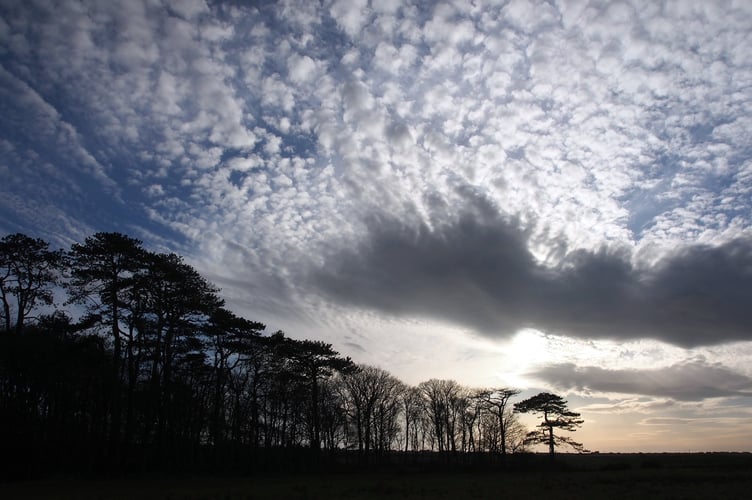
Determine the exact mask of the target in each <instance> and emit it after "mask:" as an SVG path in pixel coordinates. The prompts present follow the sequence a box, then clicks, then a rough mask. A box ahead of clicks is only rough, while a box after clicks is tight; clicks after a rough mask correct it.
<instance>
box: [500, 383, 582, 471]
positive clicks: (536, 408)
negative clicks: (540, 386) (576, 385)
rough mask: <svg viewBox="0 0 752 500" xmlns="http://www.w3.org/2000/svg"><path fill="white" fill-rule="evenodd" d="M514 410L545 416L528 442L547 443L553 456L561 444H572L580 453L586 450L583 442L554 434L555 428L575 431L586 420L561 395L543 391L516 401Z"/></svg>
mask: <svg viewBox="0 0 752 500" xmlns="http://www.w3.org/2000/svg"><path fill="white" fill-rule="evenodd" d="M514 410H515V411H516V412H519V413H537V414H540V415H541V416H542V417H543V420H542V421H541V423H540V424H539V425H538V427H539V429H538V430H535V431H531V432H529V433H528V435H527V438H526V442H527V443H529V444H547V445H548V453H549V455H551V457H553V456H554V452H555V448H556V446H559V445H567V446H570V447H572V448H573V449H575V450H576V451H578V452H580V453H582V452H584V451H585V450H584V448H583V447H582V443H578V442H576V441H574V440H572V439H570V438H568V437H565V436H557V435H556V434H554V428H556V429H561V430H564V431H569V432H574V431H576V430H577V428H578V427H580V426H581V425H582V423H583V422H584V420H582V419H581V418H580V414H579V413H575V412H573V411H570V410H569V408H568V407H567V401H566V400H565V399H563V398H562V397H561V396H558V395H556V394H551V393H548V392H541V393H540V394H536V395H535V396H533V397H531V398H528V399H526V400H524V401H521V402H519V403H516V404H515V405H514Z"/></svg>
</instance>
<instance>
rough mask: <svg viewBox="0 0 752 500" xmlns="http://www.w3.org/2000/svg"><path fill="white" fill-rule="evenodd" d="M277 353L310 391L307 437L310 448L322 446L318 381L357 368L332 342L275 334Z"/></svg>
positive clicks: (315, 449) (316, 449)
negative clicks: (276, 336)
mask: <svg viewBox="0 0 752 500" xmlns="http://www.w3.org/2000/svg"><path fill="white" fill-rule="evenodd" d="M277 341H278V342H279V346H278V353H279V354H281V355H282V356H284V357H285V358H287V359H289V360H290V362H291V366H292V368H293V369H294V371H295V372H296V373H297V374H298V375H300V376H302V377H303V379H304V380H305V384H306V386H307V389H308V394H309V397H310V398H309V422H308V424H309V425H308V431H309V432H308V440H309V443H310V446H311V449H312V450H314V451H316V452H317V451H319V450H320V449H321V422H320V417H321V408H320V407H321V400H320V395H319V389H320V381H321V380H324V379H326V378H329V377H331V376H332V375H333V374H334V372H335V371H337V372H340V373H343V374H347V373H351V372H353V371H355V370H357V367H356V366H355V363H353V361H352V359H350V357H349V356H348V357H346V358H343V357H341V356H340V355H339V353H338V352H337V351H335V350H334V349H333V348H332V345H331V344H327V343H326V342H322V341H320V340H315V341H314V340H293V339H290V338H287V337H284V335H281V336H280V337H278V340H277Z"/></svg>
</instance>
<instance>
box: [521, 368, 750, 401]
mask: <svg viewBox="0 0 752 500" xmlns="http://www.w3.org/2000/svg"><path fill="white" fill-rule="evenodd" d="M531 375H532V376H533V377H535V378H537V379H539V380H544V381H546V382H547V383H549V384H551V385H553V386H554V387H557V388H558V389H559V390H565V391H579V392H589V393H593V392H595V393H611V394H640V395H648V396H654V397H658V398H669V399H672V400H676V401H700V400H703V399H709V398H720V397H735V396H744V397H751V396H752V378H749V377H747V376H745V375H741V374H739V373H737V372H734V371H732V370H729V369H728V368H726V367H724V366H722V365H719V364H710V363H707V362H706V361H705V360H702V359H695V360H690V361H685V362H682V363H678V364H674V365H671V366H667V367H664V368H657V369H652V370H651V369H647V370H629V369H622V370H612V369H608V368H601V367H596V366H579V367H578V366H575V365H574V364H571V363H564V364H557V365H551V366H547V367H545V368H542V369H540V370H538V371H536V372H534V373H532V374H531ZM628 406H629V407H630V408H631V409H632V410H634V409H635V408H636V406H635V405H628ZM637 406H638V407H639V405H637ZM654 406H655V404H653V407H654ZM640 408H641V409H642V410H643V411H644V408H645V405H642V406H641V407H640Z"/></svg>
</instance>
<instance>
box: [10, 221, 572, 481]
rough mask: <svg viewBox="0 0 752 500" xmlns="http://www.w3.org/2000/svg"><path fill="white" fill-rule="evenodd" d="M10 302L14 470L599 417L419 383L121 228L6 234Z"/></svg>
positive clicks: (258, 464)
mask: <svg viewBox="0 0 752 500" xmlns="http://www.w3.org/2000/svg"><path fill="white" fill-rule="evenodd" d="M0 299H1V300H2V323H1V324H0V325H1V327H2V330H1V331H0V439H1V440H2V442H3V447H4V450H5V451H4V453H3V461H5V462H6V463H5V464H4V466H3V472H4V474H5V475H8V476H12V477H18V476H25V475H26V476H28V475H34V474H37V473H44V472H75V473H81V472H83V473H92V474H112V475H120V474H123V473H129V472H134V473H140V472H148V471H164V470H168V471H192V470H204V471H207V470H222V471H227V470H236V471H239V472H242V471H248V472H250V471H252V470H255V469H258V468H263V467H268V468H270V467H275V466H276V465H279V464H284V466H285V467H294V466H296V464H297V465H299V466H301V467H302V466H306V465H307V464H310V463H321V462H322V461H327V460H330V461H331V460H333V461H336V460H339V461H343V460H344V461H345V462H347V461H354V463H358V464H372V463H378V462H383V461H385V460H387V458H388V457H393V456H394V455H395V453H398V452H400V453H402V454H403V455H405V456H408V455H410V456H413V457H415V456H417V455H416V454H419V453H421V452H430V451H433V452H437V453H435V454H432V455H431V456H438V457H445V458H447V459H448V458H449V457H457V456H460V455H472V456H476V457H486V458H495V459H497V460H498V459H500V458H501V459H503V458H504V457H506V456H507V455H509V454H514V453H518V452H521V451H525V450H526V449H527V448H528V447H529V446H530V445H531V444H534V443H543V444H546V445H547V446H549V451H550V453H551V454H552V455H553V453H554V449H555V447H556V446H558V445H561V444H566V445H570V446H573V447H574V448H575V449H577V450H582V446H581V445H580V444H579V443H576V442H574V441H572V440H571V439H568V438H565V437H563V436H559V435H557V434H555V433H554V429H562V430H574V429H575V428H576V427H578V426H579V425H580V424H581V423H582V420H581V419H579V414H577V413H574V412H571V411H569V410H568V409H567V407H566V401H564V400H563V399H562V398H560V397H559V396H556V395H553V394H547V393H542V394H539V395H537V396H534V397H533V398H529V399H527V400H525V401H522V402H519V403H517V404H512V399H513V398H514V397H515V396H517V395H518V394H519V392H520V391H519V390H516V389H512V388H506V387H501V388H483V389H476V388H469V387H465V386H463V385H461V384H459V383H457V382H455V381H453V380H438V379H430V380H427V381H425V382H422V383H420V384H418V385H417V386H409V385H407V384H405V383H403V382H402V381H400V380H399V379H397V378H396V377H394V376H393V375H391V374H390V373H388V372H387V371H385V370H383V369H381V368H377V367H374V366H368V365H361V364H357V363H355V362H354V361H353V360H352V359H350V358H349V357H344V356H341V355H340V354H339V353H338V352H337V351H335V350H334V349H333V347H332V345H330V344H328V343H325V342H321V341H314V340H297V339H293V338H290V337H287V336H286V335H285V334H284V333H283V332H281V331H277V332H274V333H271V334H265V333H264V330H265V326H264V325H263V324H261V323H259V322H256V321H252V320H249V319H246V318H243V317H240V316H238V315H236V314H234V313H233V312H231V311H230V310H229V309H227V308H226V307H225V304H224V301H223V300H222V299H221V298H220V296H219V290H218V289H217V287H216V286H214V285H213V284H211V283H210V282H208V281H207V280H206V279H205V278H204V277H202V276H201V275H200V273H199V272H197V271H196V270H195V269H194V268H193V267H192V266H190V265H189V264H187V263H186V262H185V261H184V259H183V258H182V257H180V256H179V255H176V254H174V253H157V252H152V251H149V250H147V249H146V248H144V246H143V243H142V242H141V241H139V240H137V239H134V238H131V237H129V236H127V235H123V234H120V233H97V234H94V235H92V236H90V237H87V238H86V239H85V241H84V242H82V243H75V244H73V245H72V246H71V247H70V249H67V250H61V249H60V250H54V249H51V248H50V245H49V244H48V243H47V242H45V241H44V240H41V239H35V238H31V237H28V236H26V235H23V234H12V235H7V236H5V237H4V238H2V240H0ZM521 412H536V413H538V414H540V416H541V417H542V420H541V424H540V426H539V427H538V428H537V429H536V430H533V431H530V432H528V430H527V429H526V428H525V427H524V426H523V425H522V423H521V422H520V420H519V417H518V414H519V413H521Z"/></svg>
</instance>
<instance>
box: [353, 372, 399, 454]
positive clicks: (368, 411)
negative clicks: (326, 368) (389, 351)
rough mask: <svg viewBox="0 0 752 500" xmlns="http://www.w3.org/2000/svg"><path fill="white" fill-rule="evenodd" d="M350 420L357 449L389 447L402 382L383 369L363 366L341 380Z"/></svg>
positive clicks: (364, 452)
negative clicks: (353, 427) (353, 428)
mask: <svg viewBox="0 0 752 500" xmlns="http://www.w3.org/2000/svg"><path fill="white" fill-rule="evenodd" d="M343 386H344V389H345V393H346V402H347V404H348V408H349V412H348V413H349V415H348V416H349V418H350V421H351V422H352V423H353V424H354V426H355V434H356V436H355V437H356V439H357V441H358V452H359V453H360V454H361V456H363V455H365V456H367V455H368V454H369V452H370V450H371V449H375V450H377V451H378V452H379V453H382V452H384V451H386V450H388V449H389V448H390V447H391V443H392V441H394V438H395V437H396V433H397V430H398V427H397V416H398V414H399V402H400V399H399V398H400V394H401V393H402V392H403V390H404V384H402V382H400V381H399V380H397V379H396V378H395V377H394V376H392V375H390V374H389V373H388V372H387V371H386V370H382V369H381V368H376V367H374V366H368V365H363V366H359V367H358V369H357V370H355V371H353V372H351V373H350V374H348V375H347V376H345V377H344V379H343Z"/></svg>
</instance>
